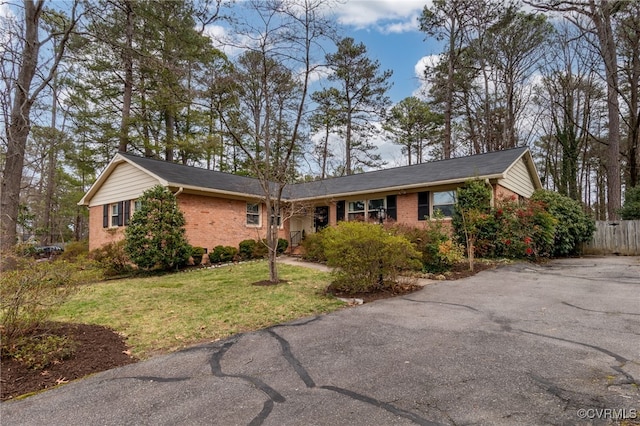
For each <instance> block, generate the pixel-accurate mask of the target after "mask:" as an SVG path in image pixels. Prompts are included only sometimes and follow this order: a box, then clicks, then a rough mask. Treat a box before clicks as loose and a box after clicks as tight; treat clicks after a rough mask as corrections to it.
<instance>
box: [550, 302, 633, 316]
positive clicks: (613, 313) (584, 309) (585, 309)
mask: <svg viewBox="0 0 640 426" xmlns="http://www.w3.org/2000/svg"><path fill="white" fill-rule="evenodd" d="M561 303H562V304H563V305H566V306H570V307H572V308H576V309H580V310H581V311H587V312H596V313H598V314H611V315H637V316H640V314H637V313H635V312H620V311H618V312H609V311H597V310H595V309H587V308H582V307H580V306H576V305H572V304H571V303H567V302H561Z"/></svg>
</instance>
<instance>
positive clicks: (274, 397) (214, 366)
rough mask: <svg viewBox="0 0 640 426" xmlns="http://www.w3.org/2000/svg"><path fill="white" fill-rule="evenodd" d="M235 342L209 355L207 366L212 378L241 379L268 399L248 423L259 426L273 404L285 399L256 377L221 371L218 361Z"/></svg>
mask: <svg viewBox="0 0 640 426" xmlns="http://www.w3.org/2000/svg"><path fill="white" fill-rule="evenodd" d="M237 341H238V340H237V339H234V340H230V341H228V342H226V343H225V344H223V345H222V346H221V347H220V349H219V350H218V351H216V352H214V353H213V354H212V355H211V358H210V359H209V365H210V366H211V372H212V373H213V375H214V376H216V377H221V378H224V377H230V378H236V379H242V380H244V381H247V382H249V383H251V384H252V385H253V386H255V387H256V388H258V389H259V390H261V391H262V392H263V393H264V394H265V395H267V396H268V397H269V399H267V400H266V401H265V402H264V405H263V407H262V411H260V412H259V413H258V414H257V415H256V417H254V418H253V420H251V422H250V423H249V424H250V425H251V426H259V425H261V424H262V423H263V422H264V421H265V420H266V418H267V417H269V414H271V411H272V410H273V406H274V402H285V401H286V399H285V397H284V396H282V395H281V394H280V393H279V392H278V391H276V390H275V389H273V388H272V387H271V386H269V385H267V384H266V383H264V382H263V381H262V380H260V379H258V378H256V377H253V376H247V375H244V374H227V373H224V372H223V371H222V367H221V365H220V361H221V360H222V357H223V356H224V354H225V353H226V352H227V351H228V350H229V349H230V348H231V346H233V345H234V344H235V343H236V342H237Z"/></svg>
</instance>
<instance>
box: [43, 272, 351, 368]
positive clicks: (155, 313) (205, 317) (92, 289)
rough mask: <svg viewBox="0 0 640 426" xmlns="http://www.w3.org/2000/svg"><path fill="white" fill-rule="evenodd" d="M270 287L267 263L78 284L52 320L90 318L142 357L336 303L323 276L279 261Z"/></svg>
mask: <svg viewBox="0 0 640 426" xmlns="http://www.w3.org/2000/svg"><path fill="white" fill-rule="evenodd" d="M278 271H279V275H280V278H281V279H284V280H286V282H285V283H281V284H278V285H275V286H254V285H252V283H255V282H258V281H262V280H264V279H265V278H267V277H268V276H269V272H268V264H267V262H252V263H245V264H239V265H231V266H225V267H221V268H216V269H200V270H193V271H188V272H183V273H177V274H171V275H165V276H160V277H149V278H135V279H123V280H117V281H105V282H100V283H96V284H91V285H87V286H85V287H83V288H82V289H81V290H80V291H79V292H78V293H77V294H75V295H74V296H73V297H72V298H71V300H69V301H68V302H66V303H65V304H64V305H63V306H62V307H61V308H60V309H59V310H58V311H57V313H56V314H55V315H54V317H53V318H52V320H53V321H61V322H74V323H85V324H97V325H102V326H106V327H110V328H112V329H113V330H115V331H117V332H119V333H121V334H122V335H124V336H126V338H127V344H128V345H129V346H130V348H131V351H132V355H133V356H135V357H138V358H147V357H149V356H151V355H153V354H156V353H162V352H168V351H173V350H176V349H179V348H182V347H185V346H187V345H190V344H194V343H198V342H207V341H213V340H216V339H220V338H224V337H227V336H230V335H232V334H235V333H240V332H245V331H251V330H257V329H260V328H264V327H268V326H271V325H274V324H278V323H282V322H285V321H290V320H294V319H296V318H301V317H306V316H311V315H315V314H319V313H325V312H330V311H333V310H336V309H338V308H340V307H341V306H343V305H344V304H343V303H342V302H340V301H339V300H337V299H335V298H333V297H330V296H325V295H324V294H323V291H324V289H325V288H326V287H327V286H328V284H329V282H330V275H329V274H328V273H326V272H319V271H315V270H310V269H307V268H301V267H297V266H291V265H285V264H278Z"/></svg>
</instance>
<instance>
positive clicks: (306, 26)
mask: <svg viewBox="0 0 640 426" xmlns="http://www.w3.org/2000/svg"><path fill="white" fill-rule="evenodd" d="M246 5H247V7H250V8H251V9H252V10H253V11H254V12H255V13H256V14H257V16H258V19H257V22H259V23H260V27H251V26H250V23H247V27H245V28H243V29H242V30H241V34H242V35H243V36H245V40H251V42H250V43H249V44H244V45H242V46H240V47H242V48H243V49H245V51H246V52H247V53H246V54H245V55H244V57H243V60H244V61H245V64H246V65H249V64H251V65H250V67H245V71H246V74H245V75H246V76H251V78H252V80H253V81H252V82H251V85H250V86H249V85H248V83H249V82H248V81H247V82H246V83H247V84H245V85H240V86H238V87H237V88H236V90H237V93H236V94H237V98H238V102H239V104H240V107H239V113H240V114H241V115H242V121H243V122H245V123H251V125H250V126H249V125H247V126H246V127H245V128H244V129H245V130H246V132H247V133H244V134H243V133H242V132H241V129H242V128H241V127H239V126H237V125H235V123H233V122H232V119H233V117H228V116H227V115H225V114H224V111H219V114H220V117H221V120H222V122H223V123H224V125H225V128H226V130H227V132H228V133H229V136H230V137H231V138H232V139H233V140H234V142H235V144H236V145H237V146H238V147H239V148H240V149H241V150H242V151H243V152H244V154H245V155H246V156H247V158H248V160H249V163H250V165H251V169H252V172H253V174H255V176H256V177H257V178H258V180H259V181H260V185H261V187H262V192H263V196H264V198H263V199H264V203H265V207H266V212H267V216H268V219H267V220H266V230H267V232H266V234H267V235H266V237H267V238H266V240H267V247H268V251H269V281H270V282H272V283H277V282H279V278H278V269H277V263H276V255H277V243H278V229H279V225H280V221H281V220H282V219H283V218H284V215H285V213H284V209H283V203H282V195H283V191H284V189H285V187H286V185H287V183H289V181H290V178H291V166H292V161H293V158H294V154H295V151H296V148H297V146H298V145H299V144H300V142H301V140H302V125H303V117H304V115H305V106H306V103H307V97H308V88H309V84H310V81H311V77H312V75H313V73H314V72H316V69H317V67H318V66H319V65H318V64H319V62H318V61H316V58H315V57H314V53H317V52H319V51H321V46H320V44H319V43H320V42H321V41H322V40H323V39H325V38H326V37H327V36H328V35H330V34H331V33H332V24H331V23H330V22H329V21H328V20H327V19H325V18H324V17H323V16H324V12H325V7H326V6H327V5H328V2H327V1H325V0H292V1H281V0H266V1H262V0H251V1H248V2H247V3H246ZM285 125H286V126H285ZM283 126H285V127H283ZM278 218H280V219H278Z"/></svg>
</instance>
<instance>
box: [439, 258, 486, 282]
mask: <svg viewBox="0 0 640 426" xmlns="http://www.w3.org/2000/svg"><path fill="white" fill-rule="evenodd" d="M496 266H498V263H496V262H484V261H483V262H474V264H473V271H470V270H469V263H466V262H461V263H456V264H455V265H453V267H451V270H450V271H448V272H447V273H445V274H444V277H445V279H447V280H459V279H461V278H467V277H471V276H473V275H475V274H477V273H478V272H481V271H486V270H487V269H494V268H495V267H496Z"/></svg>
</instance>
